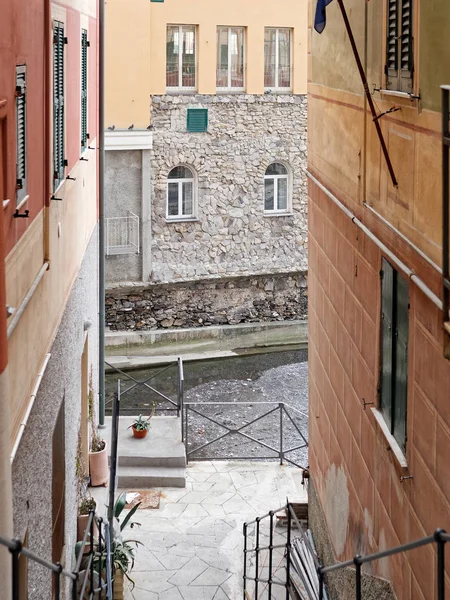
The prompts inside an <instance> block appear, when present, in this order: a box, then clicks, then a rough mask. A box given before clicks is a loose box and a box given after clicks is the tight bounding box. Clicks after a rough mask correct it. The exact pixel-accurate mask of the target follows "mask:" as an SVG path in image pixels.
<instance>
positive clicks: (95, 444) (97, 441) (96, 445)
mask: <svg viewBox="0 0 450 600" xmlns="http://www.w3.org/2000/svg"><path fill="white" fill-rule="evenodd" d="M104 447H105V440H104V439H103V438H101V437H100V436H99V435H98V432H97V428H96V427H94V426H93V427H92V435H91V452H100V451H101V450H103V448H104Z"/></svg>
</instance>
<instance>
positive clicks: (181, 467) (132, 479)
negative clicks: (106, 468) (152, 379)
mask: <svg viewBox="0 0 450 600" xmlns="http://www.w3.org/2000/svg"><path fill="white" fill-rule="evenodd" d="M133 421H134V417H128V416H123V417H120V420H119V443H118V469H117V476H118V481H117V485H118V487H119V488H125V489H135V490H140V489H147V488H156V487H180V488H184V487H185V486H186V453H185V448H184V444H183V443H182V442H181V421H180V419H179V418H177V417H153V419H152V421H151V424H152V426H151V429H150V431H149V432H148V434H147V437H145V438H144V439H142V440H139V439H136V438H134V437H133V433H132V431H131V429H129V426H130V425H131V423H132V422H133ZM106 428H107V429H106V432H105V433H104V431H105V430H103V431H102V432H101V433H102V435H104V437H105V439H106V440H107V442H108V446H109V447H110V446H111V441H110V440H111V417H107V418H106Z"/></svg>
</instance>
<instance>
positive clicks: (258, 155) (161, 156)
mask: <svg viewBox="0 0 450 600" xmlns="http://www.w3.org/2000/svg"><path fill="white" fill-rule="evenodd" d="M188 108H207V109H208V117H209V125H208V131H207V132H205V133H189V132H187V131H186V114H187V109H188ZM152 123H153V126H154V138H153V154H152V172H153V176H154V182H153V186H152V189H153V198H152V241H151V249H152V252H151V254H152V270H153V272H152V281H154V282H172V281H177V280H180V279H202V278H204V277H205V276H206V277H207V276H211V275H220V276H233V275H254V274H258V273H261V274H262V273H277V272H280V271H286V270H289V271H294V270H298V271H306V269H307V184H306V177H305V174H304V172H303V170H302V169H303V168H306V133H307V107H306V96H294V95H292V94H286V95H277V96H275V95H269V94H264V95H259V96H255V95H246V94H235V95H211V96H209V95H208V96H206V95H176V96H172V95H166V96H153V99H152ZM273 162H282V163H283V164H284V165H285V166H286V167H287V168H288V171H289V173H290V180H291V181H290V183H291V197H292V204H291V210H290V211H289V212H288V213H287V214H286V215H277V216H274V215H270V216H268V215H267V214H264V204H263V200H264V174H265V172H266V169H267V167H268V165H269V164H271V163H273ZM181 164H182V165H186V166H188V167H190V168H191V169H192V170H193V171H194V173H195V178H196V183H197V194H198V195H197V214H196V217H197V218H196V220H195V221H189V222H182V221H181V222H176V223H175V222H167V221H166V184H167V176H168V174H169V172H170V170H171V169H172V168H173V167H176V166H177V165H181Z"/></svg>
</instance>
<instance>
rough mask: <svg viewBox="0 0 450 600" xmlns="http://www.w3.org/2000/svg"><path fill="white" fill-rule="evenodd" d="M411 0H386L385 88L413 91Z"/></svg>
mask: <svg viewBox="0 0 450 600" xmlns="http://www.w3.org/2000/svg"><path fill="white" fill-rule="evenodd" d="M412 3H413V0H387V39H386V66H385V73H386V88H387V89H388V90H395V91H400V92H408V93H412V91H413V71H414V64H413V41H414V40H413V36H412Z"/></svg>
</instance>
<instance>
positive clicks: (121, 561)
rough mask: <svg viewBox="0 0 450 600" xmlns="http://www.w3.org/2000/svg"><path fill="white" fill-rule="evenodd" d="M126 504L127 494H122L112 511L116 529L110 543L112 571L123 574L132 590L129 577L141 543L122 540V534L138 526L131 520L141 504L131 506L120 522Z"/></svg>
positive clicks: (138, 524)
mask: <svg viewBox="0 0 450 600" xmlns="http://www.w3.org/2000/svg"><path fill="white" fill-rule="evenodd" d="M126 503H127V493H126V492H122V493H121V494H120V496H119V497H118V498H117V500H116V502H115V504H114V509H113V514H114V521H115V522H116V528H115V531H114V539H113V543H112V548H111V552H112V559H113V565H114V569H119V570H120V571H121V572H122V573H123V575H124V577H126V578H127V579H128V581H130V583H131V584H132V586H133V588H134V585H135V583H134V581H133V579H132V578H131V577H130V572H131V571H132V570H133V568H134V560H135V557H136V548H137V547H138V546H139V545H141V546H142V543H141V542H140V541H139V540H131V539H123V536H122V532H123V531H124V529H125V528H126V527H130V529H133V528H134V527H139V526H140V523H137V522H136V521H132V518H133V516H134V515H135V513H136V511H137V509H138V508H139V506H140V505H141V503H140V502H138V503H137V504H135V506H133V508H131V509H130V511H129V512H128V514H127V515H126V516H125V518H124V519H123V520H121V519H120V515H121V514H122V512H123V511H124V509H125V506H126Z"/></svg>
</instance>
